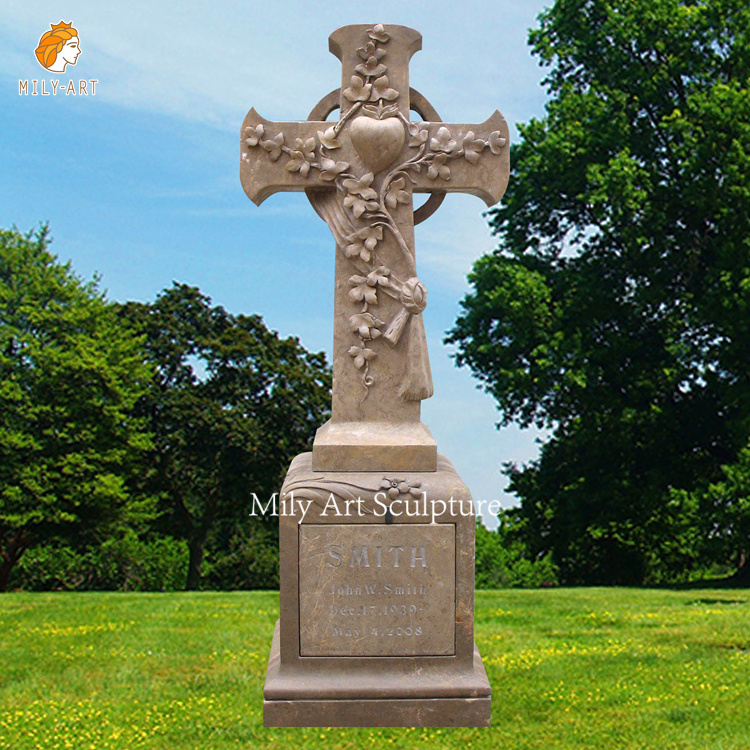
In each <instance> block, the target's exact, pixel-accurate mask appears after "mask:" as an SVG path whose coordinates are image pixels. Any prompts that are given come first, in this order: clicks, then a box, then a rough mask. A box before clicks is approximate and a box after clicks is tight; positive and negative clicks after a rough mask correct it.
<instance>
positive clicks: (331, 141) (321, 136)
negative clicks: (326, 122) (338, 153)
mask: <svg viewBox="0 0 750 750" xmlns="http://www.w3.org/2000/svg"><path fill="white" fill-rule="evenodd" d="M318 140H319V141H320V145H321V146H325V148H327V149H334V148H341V144H340V143H339V141H338V139H337V138H336V131H335V130H334V129H333V128H328V130H326V131H325V132H321V131H320V130H319V131H318Z"/></svg>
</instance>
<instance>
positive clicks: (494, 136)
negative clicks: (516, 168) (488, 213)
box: [405, 110, 510, 206]
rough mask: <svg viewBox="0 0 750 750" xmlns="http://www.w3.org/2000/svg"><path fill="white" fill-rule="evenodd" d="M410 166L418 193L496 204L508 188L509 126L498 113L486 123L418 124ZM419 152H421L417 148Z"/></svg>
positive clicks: (411, 145)
mask: <svg viewBox="0 0 750 750" xmlns="http://www.w3.org/2000/svg"><path fill="white" fill-rule="evenodd" d="M408 130H409V141H408V149H407V150H408V152H409V153H410V154H411V158H410V159H409V161H408V162H407V164H406V165H405V168H406V169H407V170H408V174H409V176H410V177H411V182H412V188H413V190H414V192H415V193H428V192H433V191H445V192H448V193H470V194H471V195H476V196H477V197H478V198H481V199H482V200H483V201H484V202H485V203H486V204H487V205H488V206H492V205H494V204H495V203H497V202H498V201H499V200H500V198H502V196H503V194H504V193H505V188H506V187H507V186H508V176H509V174H510V155H509V148H508V124H507V123H506V121H505V118H504V117H503V116H502V115H501V114H500V112H498V111H497V110H495V112H494V113H493V114H492V116H491V117H489V118H488V119H487V120H485V121H484V122H482V123H479V124H476V125H471V124H461V123H450V122H413V123H410V124H409V126H408ZM416 149H418V151H417V150H416Z"/></svg>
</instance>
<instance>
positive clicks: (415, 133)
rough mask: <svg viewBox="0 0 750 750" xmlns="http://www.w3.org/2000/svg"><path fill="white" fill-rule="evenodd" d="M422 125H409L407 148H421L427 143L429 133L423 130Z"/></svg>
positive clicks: (414, 123) (413, 123)
mask: <svg viewBox="0 0 750 750" xmlns="http://www.w3.org/2000/svg"><path fill="white" fill-rule="evenodd" d="M423 124H424V123H416V122H412V123H409V136H410V138H409V146H410V147H411V148H414V147H415V146H421V145H422V144H423V143H425V142H426V141H427V138H428V137H429V135H430V133H429V131H427V130H426V129H425V128H423V127H421V126H422V125H423Z"/></svg>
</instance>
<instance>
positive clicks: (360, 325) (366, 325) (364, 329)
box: [349, 312, 385, 340]
mask: <svg viewBox="0 0 750 750" xmlns="http://www.w3.org/2000/svg"><path fill="white" fill-rule="evenodd" d="M349 325H350V327H351V330H352V331H353V332H354V333H356V334H358V335H359V336H360V338H363V339H368V340H369V339H376V338H378V337H380V336H382V335H383V332H382V331H380V330H378V329H379V328H380V327H381V326H383V325H385V321H383V320H378V319H377V318H376V317H375V316H374V315H373V314H372V313H369V312H363V313H357V314H356V315H352V316H350V317H349Z"/></svg>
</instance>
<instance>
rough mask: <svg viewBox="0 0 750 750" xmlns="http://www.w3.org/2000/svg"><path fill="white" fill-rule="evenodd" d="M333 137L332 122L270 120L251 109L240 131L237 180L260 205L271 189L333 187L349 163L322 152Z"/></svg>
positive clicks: (294, 189)
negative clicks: (238, 173)
mask: <svg viewBox="0 0 750 750" xmlns="http://www.w3.org/2000/svg"><path fill="white" fill-rule="evenodd" d="M335 138H336V136H335V134H334V127H333V123H330V122H315V121H308V120H303V121H300V122H272V121H271V120H266V119H265V118H263V117H261V116H260V115H259V114H258V113H257V112H256V111H255V109H251V110H250V111H249V112H248V113H247V117H245V120H244V122H243V123H242V131H241V161H240V180H241V182H242V187H243V188H244V190H245V193H246V194H247V197H248V198H250V200H251V201H253V203H255V204H256V205H258V206H259V205H260V204H261V203H262V202H263V201H264V200H265V199H266V198H268V196H269V195H272V194H273V193H277V192H289V191H302V190H307V189H309V188H320V187H326V188H332V187H334V182H333V181H334V180H335V179H336V176H337V175H339V174H341V173H342V172H345V170H346V169H347V168H348V166H349V164H348V163H347V162H344V161H335V160H334V159H332V158H329V157H328V156H326V155H325V153H324V152H323V147H326V146H327V147H330V146H331V145H332V144H333V143H334V142H335Z"/></svg>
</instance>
